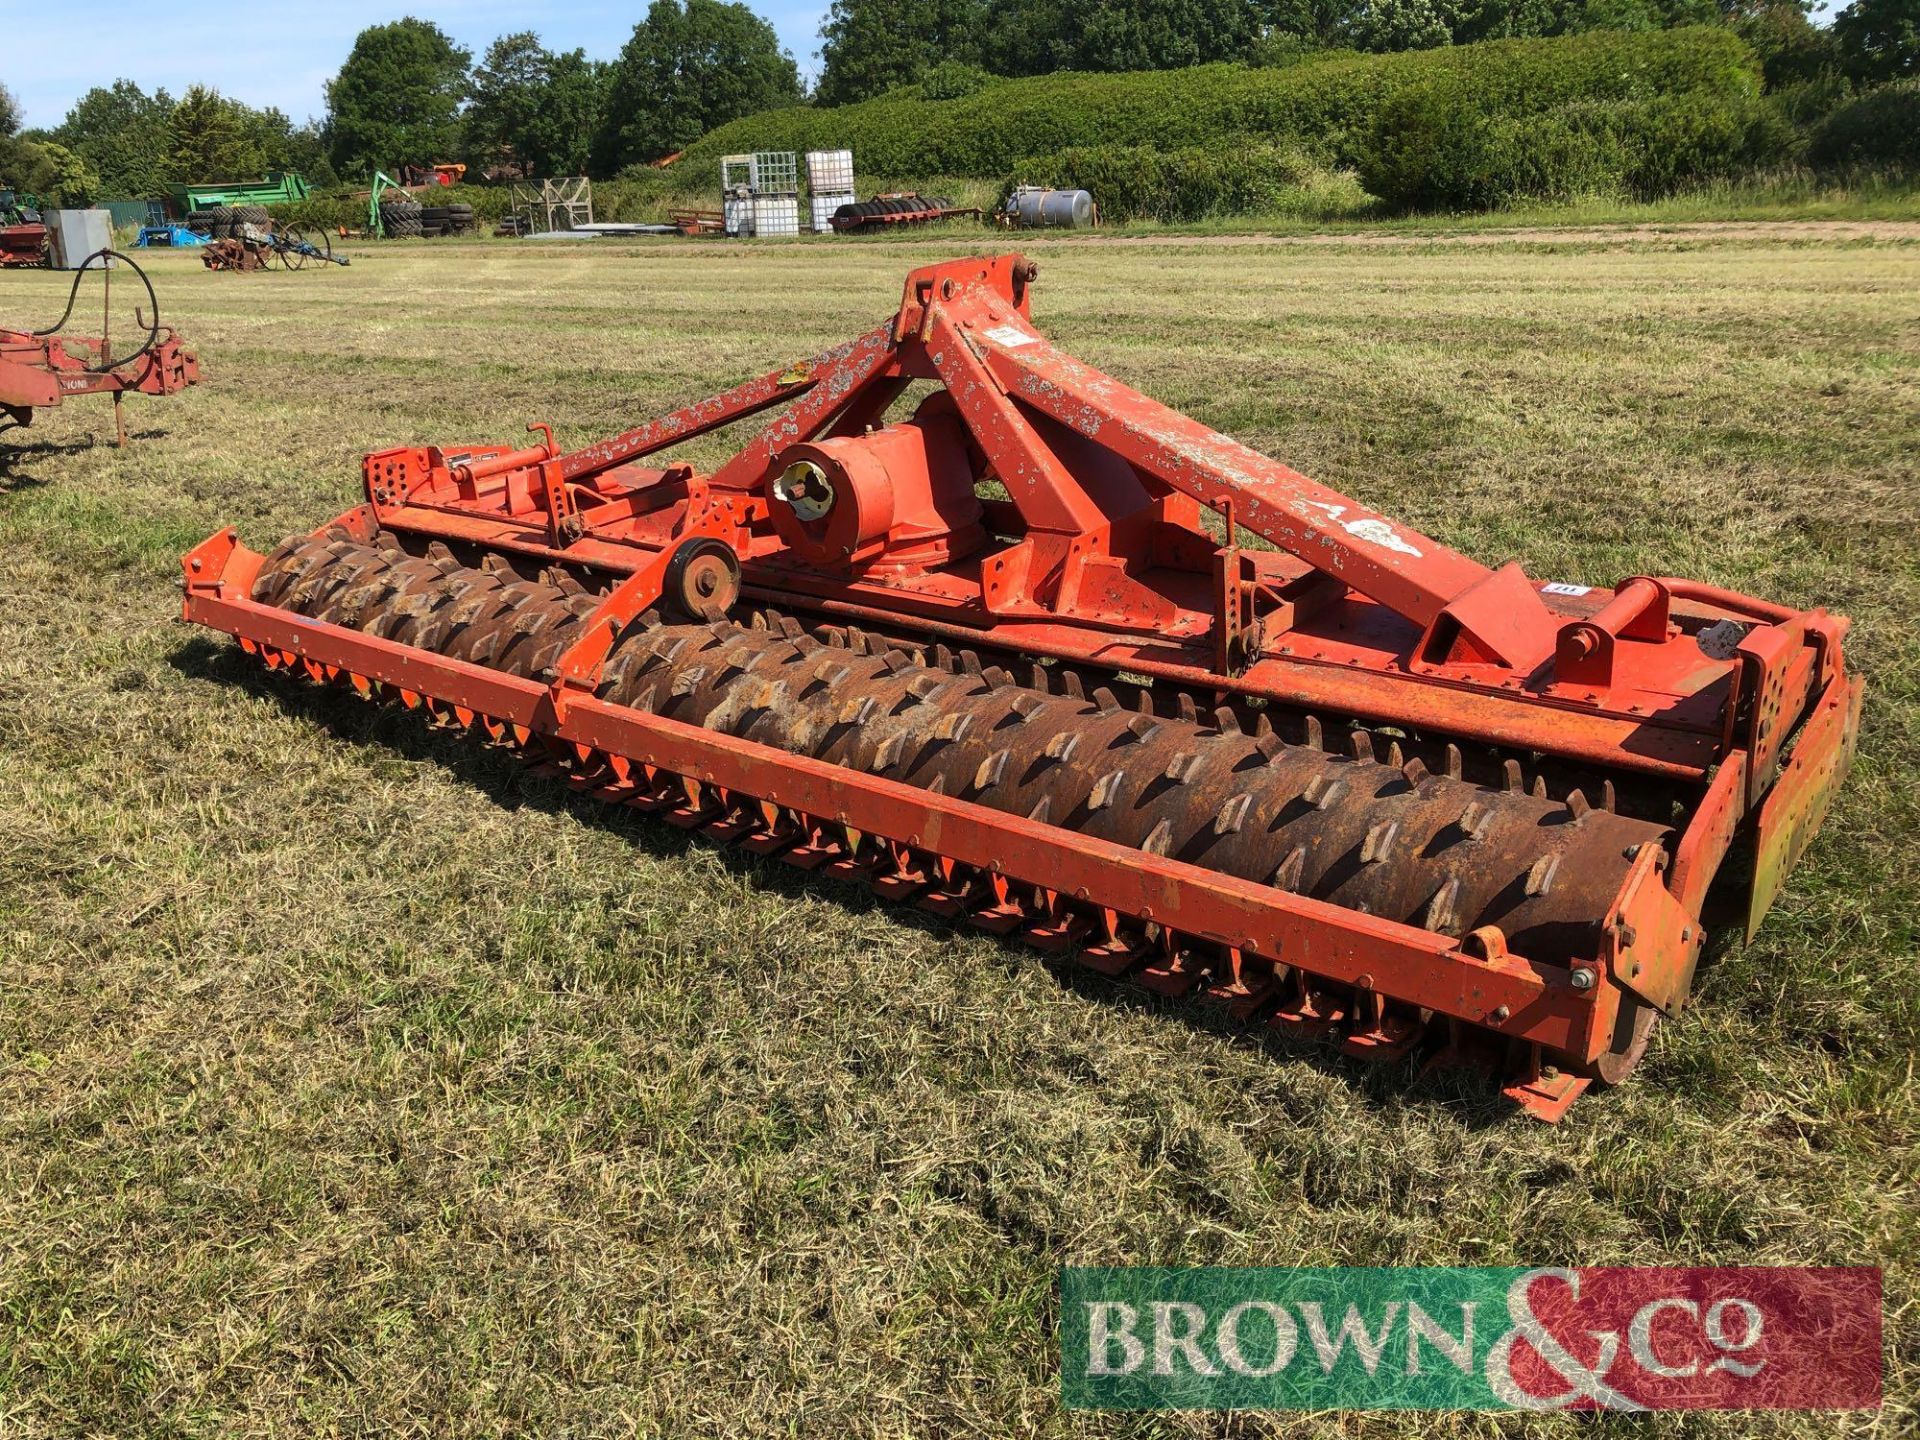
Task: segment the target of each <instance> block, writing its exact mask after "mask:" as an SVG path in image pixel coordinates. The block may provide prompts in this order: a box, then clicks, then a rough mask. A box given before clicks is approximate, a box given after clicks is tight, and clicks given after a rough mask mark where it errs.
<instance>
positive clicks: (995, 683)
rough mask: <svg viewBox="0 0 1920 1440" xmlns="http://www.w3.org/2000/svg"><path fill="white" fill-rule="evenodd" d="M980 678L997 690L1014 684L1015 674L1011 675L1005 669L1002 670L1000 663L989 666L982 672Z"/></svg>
mask: <svg viewBox="0 0 1920 1440" xmlns="http://www.w3.org/2000/svg"><path fill="white" fill-rule="evenodd" d="M980 678H981V679H982V680H984V681H986V682H987V684H988V685H990V686H991V687H993V688H994V689H995V690H999V689H1002V688H1004V687H1005V686H1008V685H1011V684H1013V676H1011V675H1009V674H1008V673H1007V672H1006V671H1005V670H1002V669H1001V668H1000V667H999V666H998V665H990V666H988V667H987V668H986V669H985V670H983V671H982V672H981V673H980Z"/></svg>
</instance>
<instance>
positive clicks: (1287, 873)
mask: <svg viewBox="0 0 1920 1440" xmlns="http://www.w3.org/2000/svg"><path fill="white" fill-rule="evenodd" d="M1306 868H1307V847H1306V846H1304V845H1296V846H1294V847H1293V849H1291V850H1289V851H1288V852H1287V858H1286V859H1284V860H1282V861H1281V862H1280V865H1279V868H1277V869H1276V870H1275V871H1274V872H1273V885H1274V888H1275V889H1277V890H1286V891H1289V892H1292V893H1298V891H1299V889H1300V880H1301V877H1302V876H1303V875H1304V874H1305V873H1306Z"/></svg>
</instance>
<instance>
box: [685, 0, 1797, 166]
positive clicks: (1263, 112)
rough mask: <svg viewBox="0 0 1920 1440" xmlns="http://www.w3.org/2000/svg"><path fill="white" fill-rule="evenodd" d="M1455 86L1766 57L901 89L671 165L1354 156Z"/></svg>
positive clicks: (1740, 68) (1578, 50)
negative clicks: (923, 94) (814, 159)
mask: <svg viewBox="0 0 1920 1440" xmlns="http://www.w3.org/2000/svg"><path fill="white" fill-rule="evenodd" d="M1437 83H1447V84H1449V85H1450V86H1451V87H1453V88H1454V89H1455V92H1456V93H1457V94H1460V95H1462V96H1464V97H1466V101H1467V103H1469V104H1470V105H1471V106H1472V107H1473V108H1474V109H1476V110H1477V111H1480V112H1482V113H1484V114H1488V115H1504V116H1516V117H1518V116H1525V115H1533V114H1539V113H1542V112H1545V111H1549V110H1553V109H1555V108H1556V107H1559V106H1563V105H1569V104H1574V103H1577V102H1583V101H1585V102H1594V101H1607V100H1649V99H1654V98H1658V97H1662V96H1672V95H1691V94H1700V95H1711V96H1720V97H1724V98H1726V99H1727V100H1730V101H1732V100H1744V99H1747V98H1750V97H1752V96H1754V95H1756V94H1757V93H1758V91H1759V84H1760V72H1759V63H1758V61H1757V60H1756V59H1755V58H1754V55H1753V52H1752V51H1751V50H1749V49H1748V48H1747V45H1746V43H1745V42H1744V41H1742V40H1741V39H1740V38H1739V37H1738V36H1736V35H1735V34H1733V33H1732V32H1731V31H1730V30H1727V29H1724V28H1719V27H1691V28H1685V29H1677V30H1659V31H1650V32H1629V31H1617V30H1616V31H1609V30H1595V31H1591V32H1588V33H1586V34H1582V35H1574V36H1569V37H1565V38H1557V39H1548V40H1496V41H1490V42H1487V43H1484V44H1479V45H1459V46H1451V47H1448V48H1444V49H1439V50H1422V51H1406V52H1402V53H1399V54H1393V55H1356V54H1338V55H1330V56H1327V57H1326V58H1324V59H1317V60H1307V61H1303V62H1301V63H1299V64H1297V65H1290V66H1287V67H1285V68H1283V69H1249V68H1247V67H1244V66H1239V65H1203V66H1198V67H1196V68H1194V69H1189V70H1164V71H1144V72H1136V73H1130V74H1118V75H1089V74H1071V73H1062V74H1054V75H1045V76H1037V77H1034V78H1032V79H1026V80H1008V81H1003V82H1000V83H997V84H993V85H989V86H987V87H986V88H984V89H981V90H978V91H975V92H974V93H972V94H968V95H962V96H959V97H957V98H954V99H950V100H926V99H922V98H920V96H919V94H918V93H917V92H916V91H913V90H904V91H897V92H894V93H892V94H889V95H883V96H881V97H879V98H877V99H874V100H868V101H865V102H863V103H861V104H858V105H843V106H839V107H836V108H824V109H823V108H818V107H814V106H797V107H794V108H792V109H787V110H774V111H768V112H766V113H764V114H760V115H753V116H748V117H747V118H745V119H743V120H736V121H734V122H733V123H732V124H730V125H724V126H722V127H721V128H719V129H718V130H715V131H713V132H711V133H710V134H708V135H706V136H705V137H704V138H702V139H701V140H699V141H698V142H696V143H695V144H694V145H692V146H691V147H689V148H688V150H687V152H686V154H685V156H684V157H682V159H681V160H680V162H679V164H678V165H677V166H676V167H675V168H676V169H678V168H681V167H684V166H692V167H696V168H698V169H700V170H703V171H705V170H712V169H714V167H715V166H716V165H717V164H718V161H719V158H720V157H721V156H722V155H728V154H735V153H740V152H744V151H750V150H819V149H836V148H840V147H851V148H852V149H853V152H854V159H855V162H856V164H857V166H858V167H859V169H860V171H861V172H863V173H888V174H899V175H905V174H916V173H921V174H932V173H939V174H946V175H971V176H982V177H989V176H990V177H998V176H1001V175H1003V174H1005V173H1006V172H1008V171H1009V170H1011V169H1013V168H1014V167H1015V166H1016V165H1017V164H1018V163H1019V162H1020V161H1022V160H1024V159H1026V158H1028V157H1030V156H1035V155H1048V154H1055V153H1058V152H1060V151H1064V150H1069V149H1073V148H1075V147H1081V146H1088V145H1103V146H1107V145H1124V146H1143V147H1146V148H1149V149H1153V150H1160V151H1174V150H1186V149H1193V148H1208V147H1212V146H1216V145H1221V144H1234V145H1240V144H1244V143H1245V142H1246V140H1247V139H1248V138H1249V137H1252V138H1254V139H1258V140H1265V141H1291V142H1293V143H1295V144H1299V145H1302V146H1304V147H1306V148H1307V149H1308V150H1309V151H1310V152H1311V153H1312V155H1313V156H1314V158H1315V159H1317V160H1320V161H1322V162H1325V163H1331V164H1341V165H1351V164H1354V163H1356V162H1357V160H1358V159H1359V146H1360V144H1361V143H1362V142H1363V141H1364V140H1365V139H1366V137H1368V136H1370V135H1371V134H1372V132H1373V129H1374V122H1375V117H1376V116H1377V115H1378V113H1379V111H1380V109H1381V107H1382V106H1383V105H1384V104H1386V103H1387V102H1388V101H1389V100H1391V99H1392V98H1393V97H1394V96H1396V95H1399V94H1400V93H1402V92H1404V91H1406V90H1409V89H1414V88H1419V87H1425V86H1432V85H1435V84H1437Z"/></svg>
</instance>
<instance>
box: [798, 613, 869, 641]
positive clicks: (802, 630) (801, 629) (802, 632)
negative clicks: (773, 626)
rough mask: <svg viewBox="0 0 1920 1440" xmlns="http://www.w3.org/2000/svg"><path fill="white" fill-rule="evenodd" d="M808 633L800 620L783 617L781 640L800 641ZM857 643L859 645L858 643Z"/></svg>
mask: <svg viewBox="0 0 1920 1440" xmlns="http://www.w3.org/2000/svg"><path fill="white" fill-rule="evenodd" d="M806 633H807V632H806V627H805V626H803V625H801V623H800V622H799V621H798V620H796V619H794V618H793V617H792V616H791V615H782V616H781V617H780V638H781V639H783V640H799V639H801V638H802V637H804V636H805V635H806ZM848 633H849V634H852V633H854V632H852V631H849V632H848ZM855 643H856V644H857V643H858V642H857V641H856V642H855Z"/></svg>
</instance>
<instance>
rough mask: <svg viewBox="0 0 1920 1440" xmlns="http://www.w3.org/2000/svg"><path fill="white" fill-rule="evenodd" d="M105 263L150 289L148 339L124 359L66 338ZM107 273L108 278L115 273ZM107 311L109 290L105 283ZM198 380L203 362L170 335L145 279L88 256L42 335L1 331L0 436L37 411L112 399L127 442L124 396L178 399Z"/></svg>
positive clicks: (96, 343)
mask: <svg viewBox="0 0 1920 1440" xmlns="http://www.w3.org/2000/svg"><path fill="white" fill-rule="evenodd" d="M103 258H105V259H108V260H111V261H113V262H115V263H116V264H122V265H125V266H126V267H127V268H129V269H131V270H132V271H133V273H134V274H135V275H136V276H137V277H138V278H139V280H140V282H141V284H142V285H144V286H145V287H146V291H147V305H148V307H149V309H150V310H151V313H152V316H153V318H152V320H151V321H149V320H148V319H147V318H146V317H147V314H148V310H141V311H139V312H137V313H138V315H139V319H140V325H141V328H142V330H143V331H144V335H145V338H144V339H143V340H142V342H141V344H140V345H139V347H138V348H136V349H134V350H132V351H130V352H129V353H127V354H126V355H123V356H121V357H120V358H119V359H114V358H113V357H112V354H111V340H110V338H109V337H108V336H106V335H102V336H101V337H100V338H99V339H76V338H72V337H67V338H62V337H61V335H60V331H61V329H62V328H63V327H64V326H65V325H66V323H67V320H68V319H69V317H71V316H72V314H73V305H74V300H75V298H76V297H77V296H78V294H79V291H80V282H81V280H82V279H84V278H85V276H86V274H87V272H88V270H89V269H90V268H100V267H95V265H94V262H95V261H97V260H101V259H103ZM103 273H104V274H105V275H107V276H108V277H111V275H112V273H113V271H112V269H110V268H108V269H104V271H103ZM107 284H108V286H109V290H108V308H110V305H111V284H112V281H111V279H110V278H109V280H108V281H107ZM199 382H200V362H199V361H198V360H197V359H196V358H195V357H194V355H193V353H192V352H191V351H189V350H186V349H183V348H182V347H181V344H180V339H179V337H178V336H177V335H175V334H174V333H173V331H172V330H169V329H165V328H163V327H162V326H161V324H160V305H159V302H158V300H156V299H155V298H154V293H153V285H152V283H151V282H150V281H148V279H147V277H146V273H145V272H144V271H142V270H141V269H140V267H139V266H138V265H135V264H134V263H133V261H132V260H131V259H129V258H128V257H126V256H124V255H120V254H118V253H116V252H114V251H104V250H103V251H101V252H99V253H98V254H95V255H91V256H89V257H88V258H87V261H86V263H85V264H84V265H82V266H81V268H80V269H79V270H78V271H77V272H75V274H74V277H73V289H72V291H70V292H69V293H68V295H67V308H66V312H65V313H64V314H63V315H61V317H60V318H59V320H57V321H55V322H54V324H53V325H51V326H49V327H48V328H47V329H45V330H9V329H7V328H6V327H4V326H0V420H6V421H8V422H9V424H8V425H0V431H4V430H6V429H8V428H10V425H20V426H26V425H30V424H32V423H33V412H34V411H35V410H41V409H51V408H52V407H53V406H55V405H58V404H60V403H61V402H62V401H63V400H67V399H69V398H71V397H73V396H76V395H111V396H113V415H114V427H115V430H116V432H117V434H118V438H119V443H120V444H122V445H124V444H126V443H127V427H126V422H125V420H124V419H123V418H122V416H121V412H120V397H121V396H122V395H124V394H126V393H127V392H128V391H135V392H138V393H139V394H142V395H173V394H177V393H178V392H179V391H181V390H184V389H186V387H187V386H189V385H197V384H198V383H199Z"/></svg>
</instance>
